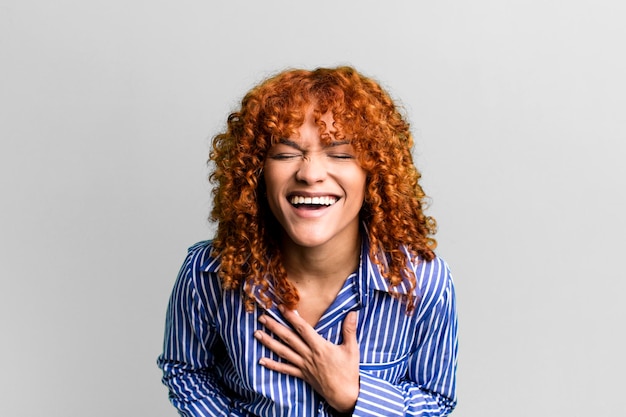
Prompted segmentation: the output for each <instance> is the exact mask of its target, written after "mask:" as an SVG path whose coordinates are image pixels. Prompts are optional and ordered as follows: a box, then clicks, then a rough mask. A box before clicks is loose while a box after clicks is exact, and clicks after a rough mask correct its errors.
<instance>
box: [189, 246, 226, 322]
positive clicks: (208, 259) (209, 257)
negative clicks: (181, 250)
mask: <svg viewBox="0 0 626 417" xmlns="http://www.w3.org/2000/svg"><path fill="white" fill-rule="evenodd" d="M219 266H220V262H219V256H218V257H216V256H214V255H213V245H212V243H211V241H210V240H204V241H201V242H198V243H196V244H194V245H191V246H190V247H189V248H188V250H187V257H186V259H185V263H184V264H183V266H182V268H181V271H180V276H179V280H180V281H181V285H185V286H189V289H190V290H191V293H192V294H193V297H194V299H195V300H196V302H198V303H199V304H200V305H202V306H203V307H206V308H207V310H208V311H209V312H211V311H216V307H217V306H218V305H219V303H220V300H221V297H222V285H221V282H220V279H219V277H218V274H217V271H218V270H219Z"/></svg>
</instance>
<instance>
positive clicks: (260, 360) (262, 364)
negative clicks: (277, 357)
mask: <svg viewBox="0 0 626 417" xmlns="http://www.w3.org/2000/svg"><path fill="white" fill-rule="evenodd" d="M259 365H261V366H265V359H263V358H261V359H259Z"/></svg>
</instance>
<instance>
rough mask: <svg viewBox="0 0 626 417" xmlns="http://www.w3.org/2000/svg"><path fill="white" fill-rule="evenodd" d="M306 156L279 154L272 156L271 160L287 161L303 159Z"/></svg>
mask: <svg viewBox="0 0 626 417" xmlns="http://www.w3.org/2000/svg"><path fill="white" fill-rule="evenodd" d="M303 156H304V155H302V154H301V153H277V154H274V155H270V158H271V159H274V160H276V161H287V160H291V159H295V158H302V157H303Z"/></svg>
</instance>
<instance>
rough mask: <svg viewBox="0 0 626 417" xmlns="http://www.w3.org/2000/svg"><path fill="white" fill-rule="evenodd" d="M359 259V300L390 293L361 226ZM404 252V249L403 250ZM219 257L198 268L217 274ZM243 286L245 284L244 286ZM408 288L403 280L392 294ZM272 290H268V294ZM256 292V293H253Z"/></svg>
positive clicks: (210, 258)
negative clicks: (372, 257) (373, 294)
mask: <svg viewBox="0 0 626 417" xmlns="http://www.w3.org/2000/svg"><path fill="white" fill-rule="evenodd" d="M361 232H362V233H361V236H362V239H361V259H360V263H359V269H358V271H357V280H356V282H357V285H358V287H359V288H358V290H359V291H358V292H359V296H360V298H362V297H363V296H367V294H368V291H369V290H370V289H371V290H372V291H382V292H390V290H391V287H390V285H389V281H387V280H386V279H385V278H384V277H383V276H382V274H381V273H380V270H379V268H378V266H377V265H376V263H375V262H374V261H373V260H372V259H371V257H370V254H369V250H370V244H369V238H368V233H367V227H366V226H365V225H363V227H362V229H361ZM404 250H405V251H406V249H404ZM219 260H220V257H219V256H218V257H217V258H214V257H212V256H209V257H208V259H207V260H206V261H205V262H204V263H202V266H201V267H200V268H201V270H202V271H204V272H217V271H219V269H220V262H219ZM379 260H380V262H382V263H383V267H385V266H386V262H387V257H386V256H385V254H384V253H382V252H381V253H380V254H379ZM244 286H245V284H244ZM409 288H411V286H410V283H409V282H408V280H407V279H406V278H405V279H404V280H403V281H402V283H401V284H400V285H398V286H396V287H394V288H393V292H394V293H396V294H400V295H406V294H408V293H409ZM271 290H272V289H271V288H270V291H269V292H272V291H271ZM255 292H256V291H255Z"/></svg>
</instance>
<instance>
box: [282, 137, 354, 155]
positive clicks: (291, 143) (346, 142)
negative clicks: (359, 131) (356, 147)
mask: <svg viewBox="0 0 626 417" xmlns="http://www.w3.org/2000/svg"><path fill="white" fill-rule="evenodd" d="M278 143H281V144H283V145H287V146H290V147H292V148H295V149H297V150H299V151H302V152H304V151H305V150H304V149H302V147H301V146H300V145H298V144H297V143H296V142H294V141H293V140H291V139H278ZM349 144H350V141H349V140H337V141H333V142H330V143H329V144H328V145H324V148H334V147H336V146H341V145H349Z"/></svg>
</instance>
